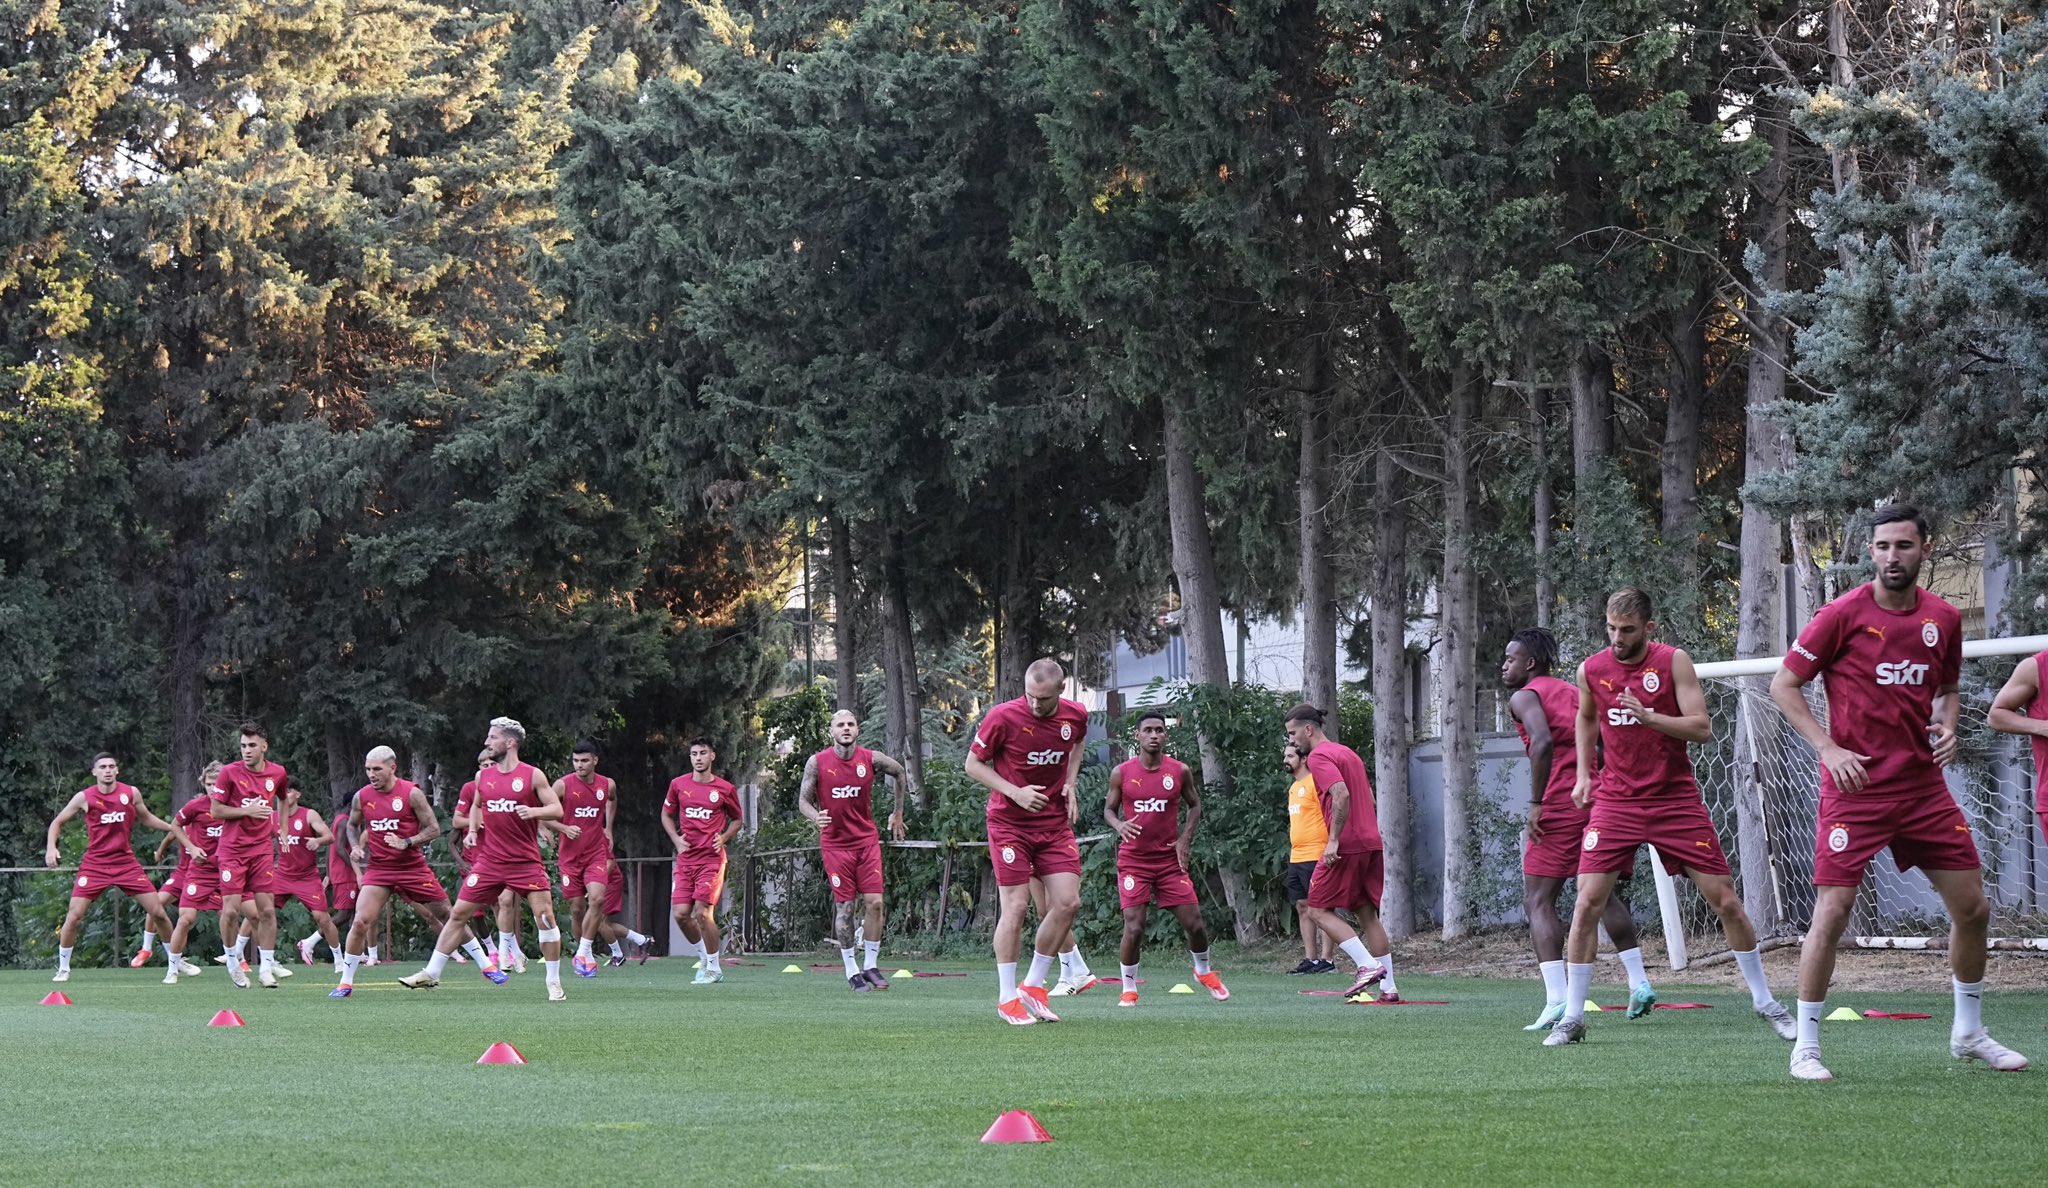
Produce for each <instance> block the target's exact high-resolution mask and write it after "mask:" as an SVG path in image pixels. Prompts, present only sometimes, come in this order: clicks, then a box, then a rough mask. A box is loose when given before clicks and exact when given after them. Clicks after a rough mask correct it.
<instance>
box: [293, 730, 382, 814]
mask: <svg viewBox="0 0 2048 1188" xmlns="http://www.w3.org/2000/svg"><path fill="white" fill-rule="evenodd" d="M324 734H325V736H324V738H323V739H322V742H323V743H324V744H325V745H324V747H323V748H322V749H323V750H324V751H325V752H326V755H327V781H326V782H327V796H326V798H325V799H326V801H327V805H326V809H327V815H328V816H330V817H332V816H333V815H334V814H335V812H337V811H338V810H341V809H343V808H345V807H346V806H347V804H348V801H349V797H351V796H354V795H355V793H356V789H357V788H360V787H362V786H363V785H362V781H361V780H360V779H358V778H357V777H358V776H360V775H362V764H363V755H364V753H365V752H367V751H368V750H369V748H368V747H359V746H357V745H356V743H357V742H358V741H359V740H358V736H357V735H356V734H355V733H354V732H352V731H350V730H349V729H348V727H347V726H345V725H343V724H342V723H341V722H339V721H335V720H332V719H330V720H329V721H328V723H327V726H326V730H325V732H324ZM299 796H300V798H301V799H303V800H305V801H306V802H307V805H308V807H311V808H319V807H320V806H319V805H318V804H315V803H313V790H312V788H310V787H308V786H306V785H305V784H300V785H299Z"/></svg>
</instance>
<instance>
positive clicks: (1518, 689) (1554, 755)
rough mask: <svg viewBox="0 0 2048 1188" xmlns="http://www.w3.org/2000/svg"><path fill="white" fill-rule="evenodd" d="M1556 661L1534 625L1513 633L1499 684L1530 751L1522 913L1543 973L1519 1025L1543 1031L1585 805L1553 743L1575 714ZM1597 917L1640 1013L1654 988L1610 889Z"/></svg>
mask: <svg viewBox="0 0 2048 1188" xmlns="http://www.w3.org/2000/svg"><path fill="white" fill-rule="evenodd" d="M1556 663H1557V640H1556V639H1555V638H1554V637H1553V636H1552V635H1551V634H1550V632H1548V631H1545V630H1544V629H1543V628H1541V627H1532V628H1530V629H1528V630H1527V631H1519V632H1516V633H1515V637H1514V638H1513V639H1511V640H1509V641H1508V647H1507V656H1506V658H1505V659H1503V660H1502V661H1501V666H1500V683H1501V684H1503V685H1506V686H1507V687H1508V688H1510V689H1512V690H1514V692H1513V693H1512V694H1511V695H1510V696H1509V697H1508V712H1509V713H1512V714H1513V715H1514V716H1515V732H1516V733H1517V734H1520V735H1521V736H1522V749H1523V751H1525V752H1526V753H1527V754H1528V756H1529V844H1528V846H1527V848H1526V849H1524V850H1523V851H1522V914H1523V915H1524V916H1526V917H1527V918H1528V921H1529V939H1530V941H1531V942H1532V943H1533V944H1534V945H1535V948H1536V962H1537V968H1539V969H1540V970H1541V971H1542V973H1543V1013H1542V1014H1540V1015H1538V1016H1536V1021H1535V1022H1534V1023H1531V1024H1529V1025H1528V1026H1527V1027H1524V1028H1523V1029H1522V1030H1524V1031H1548V1030H1550V1028H1551V1026H1552V1025H1553V1024H1555V1023H1556V1022H1557V1021H1558V1020H1559V1019H1560V1018H1562V1017H1563V1016H1564V994H1565V972H1564V932H1565V926H1564V921H1563V920H1562V919H1560V918H1559V917H1558V914H1557V895H1558V892H1560V891H1562V890H1564V884H1565V880H1567V879H1569V878H1571V877H1572V876H1573V875H1576V874H1577V873H1578V872H1579V845H1580V843H1581V842H1582V841H1583V840H1584V838H1585V834H1586V817H1587V812H1586V810H1585V809H1582V808H1580V807H1579V806H1578V805H1577V804H1574V803H1573V802H1572V788H1573V787H1574V786H1576V785H1577V784H1578V780H1579V752H1578V747H1577V746H1565V747H1559V746H1558V745H1557V744H1558V743H1559V742H1561V741H1569V740H1572V739H1573V738H1574V734H1575V732H1576V730H1577V726H1576V723H1577V721H1578V717H1579V691H1578V689H1577V687H1575V686H1574V685H1572V683H1571V682H1569V681H1561V680H1559V679H1557V678H1556V677H1554V676H1552V675H1550V670H1551V667H1552V665H1554V664H1556ZM1600 922H1601V923H1602V924H1604V925H1606V926H1607V935H1608V936H1610V937H1612V938H1613V939H1614V947H1615V948H1617V949H1619V950H1620V952H1619V953H1618V954H1617V956H1619V957H1620V958H1621V964H1622V968H1623V969H1624V970H1626V971H1627V973H1628V985H1629V994H1628V1017H1629V1018H1631V1019H1640V1018H1642V1017H1643V1016H1644V1015H1646V1014H1648V1013H1649V1012H1650V1008H1651V1007H1653V1006H1655V1005H1656V1004H1657V992H1656V991H1655V990H1654V989H1652V988H1651V986H1650V975H1649V973H1648V971H1646V970H1645V969H1644V968H1643V950H1642V948H1641V946H1640V945H1639V943H1638V942H1637V940H1636V920H1635V917H1634V916H1632V915H1630V914H1629V910H1628V904H1627V903H1626V902H1624V901H1623V900H1622V898H1621V896H1619V895H1613V896H1609V897H1608V900H1607V908H1606V911H1605V912H1604V913H1603V914H1602V915H1601V917H1600Z"/></svg>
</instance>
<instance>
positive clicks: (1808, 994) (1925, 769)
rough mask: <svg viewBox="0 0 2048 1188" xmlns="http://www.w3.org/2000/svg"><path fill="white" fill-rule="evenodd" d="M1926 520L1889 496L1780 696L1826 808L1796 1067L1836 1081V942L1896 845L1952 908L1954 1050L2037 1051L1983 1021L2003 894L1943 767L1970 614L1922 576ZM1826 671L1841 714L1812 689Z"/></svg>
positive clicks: (1818, 841)
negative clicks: (1864, 562)
mask: <svg viewBox="0 0 2048 1188" xmlns="http://www.w3.org/2000/svg"><path fill="white" fill-rule="evenodd" d="M1927 539H1928V530H1927V521H1926V519H1925V518H1923V517H1922V516H1921V515H1920V512H1919V511H1918V510H1917V509H1915V508H1912V507H1909V506H1906V505H1904V504H1896V503H1895V504H1891V505H1889V506H1886V507H1883V508H1880V509H1878V512H1877V515H1876V516H1875V517H1874V518H1873V526H1872V528H1871V534H1870V559H1871V560H1872V561H1873V562H1875V563H1876V566H1877V576H1876V578H1875V579H1873V580H1871V581H1869V582H1866V583H1864V584H1863V585H1860V586H1858V587H1856V588H1855V589H1854V590H1851V591H1849V592H1848V593H1847V594H1844V595H1842V596H1841V597H1840V598H1837V599H1835V600H1834V601H1833V602H1830V603H1828V604H1827V605H1826V606H1824V607H1822V608H1821V609H1820V611H1819V613H1817V614H1815V615H1814V616H1813V621H1812V622H1809V623H1808V624H1807V625H1806V627H1805V629H1804V630H1802V631H1801V632H1800V633H1799V639H1798V640H1797V642H1795V643H1794V644H1793V646H1792V651H1791V653H1790V654H1789V655H1787V656H1786V657H1785V667H1784V668H1782V669H1780V670H1779V671H1778V674H1777V676H1776V677H1774V678H1772V680H1771V700H1773V701H1775V702H1777V703H1778V708H1779V709H1780V710H1782V711H1784V714H1785V718H1786V720H1787V721H1789V722H1790V723H1791V724H1792V728H1793V729H1794V730H1797V731H1798V732H1799V736H1800V737H1801V738H1803V739H1805V740H1806V741H1807V743H1808V744H1809V745H1810V746H1812V747H1813V749H1814V750H1815V751H1816V752H1818V753H1819V755H1820V769H1821V770H1820V817H1819V820H1818V823H1817V825H1816V827H1815V830H1814V859H1813V882H1814V904H1813V920H1812V922H1811V923H1809V924H1808V925H1807V929H1806V944H1805V945H1804V946H1803V947H1802V948H1801V950H1800V953H1799V1025H1798V1038H1797V1040H1796V1041H1795V1043H1794V1046H1793V1048H1792V1075H1793V1076H1795V1077H1797V1078H1799V1079H1800V1080H1802V1081H1829V1080H1833V1079H1834V1074H1833V1073H1831V1072H1829V1071H1828V1068H1827V1066H1826V1065H1824V1064H1822V1063H1821V1062H1820V1018H1821V1011H1822V1009H1823V1007H1824V1004H1825V1000H1826V999H1827V993H1828V983H1829V982H1830V981H1831V980H1833V977H1834V972H1835V945H1836V944H1837V943H1839V942H1840V941H1841V939H1842V932H1843V930H1844V929H1845V928H1847V927H1848V925H1849V913H1850V911H1851V909H1852V908H1853V907H1854V906H1855V902H1856V888H1857V887H1858V886H1859V885H1861V884H1862V882H1863V874H1864V871H1865V870H1866V869H1867V868H1868V867H1869V865H1870V860H1871V859H1872V858H1875V857H1876V856H1877V852H1878V851H1879V850H1881V849H1884V848H1885V847H1887V846H1889V847H1890V848H1891V852H1892V858H1893V860H1894V861H1896V862H1897V863H1898V867H1899V869H1900V870H1901V871H1904V870H1909V869H1911V868H1913V867H1915V866H1917V867H1919V868H1920V870H1921V873H1923V874H1925V875H1926V876H1927V881H1928V883H1929V884H1930V885H1931V886H1933V888H1934V890H1935V893H1936V894H1938V895H1940V896H1941V902H1942V906H1943V907H1945V908H1946V909H1948V918H1949V933H1948V962H1949V971H1950V974H1951V982H1952V983H1953V986H1954V990H1955V1020H1954V1022H1953V1024H1952V1025H1951V1027H1950V1031H1949V1041H1948V1050H1949V1053H1950V1055H1952V1056H1954V1057H1955V1058H1956V1059H1957V1060H1982V1061H1983V1062H1984V1063H1986V1064H1988V1065H1990V1066H1991V1067H1993V1068H1996V1069H2003V1070H2006V1071H2017V1070H2019V1069H2022V1068H2025V1067H2027V1058H2026V1057H2025V1056H2022V1055H2020V1054H2019V1053H2018V1052H2015V1051H2013V1050H2012V1049H2010V1048H2007V1047H2005V1046H2004V1045H2003V1044H2000V1043H1999V1042H1998V1041H1996V1040H1994V1039H1992V1038H1991V1036H1990V1035H1988V1034H1987V1033H1986V1032H1985V1030H1984V1022H1983V1016H1982V1009H1983V998H1984V965H1985V961H1986V944H1985V933H1986V931H1987V929H1988V927H1989V924H1990V920H1991V905H1990V903H1989V901H1987V900H1986V899H1985V897H1984V872H1983V870H1982V864H1981V863H1980V862H1979V861H1978V857H1977V845H1976V842H1975V841H1973V840H1972V839H1971V837H1970V823H1969V821H1968V820H1966V819H1965V818H1964V816H1963V811H1962V809H1960V808H1958V807H1957V806H1956V802H1955V797H1953V796H1951V795H1949V790H1948V783H1947V781H1946V780H1944V779H1943V778H1942V774H1941V769H1942V768H1943V767H1944V766H1946V765H1947V763H1948V762H1949V760H1951V759H1953V758H1955V754H1956V720H1957V718H1958V717H1959V715H1960V714H1961V713H1962V704H1963V703H1962V698H1961V696H1960V695H1959V694H1958V691H1957V689H1958V681H1959V680H1960V678H1961V676H1962V667H1963V616H1962V613H1961V612H1960V611H1958V610H1956V608H1955V607H1954V606H1951V605H1950V604H1949V603H1948V602H1947V601H1946V600H1945V599H1943V598H1941V597H1939V596H1938V595H1936V594H1935V593H1934V592H1933V591H1931V590H1923V589H1921V588H1920V566H1921V564H1922V563H1923V562H1925V561H1926V559H1927ZM1817 676H1818V677H1824V678H1825V680H1824V681H1823V682H1822V688H1823V690H1824V691H1825V693H1826V696H1827V702H1828V725H1827V726H1825V727H1823V726H1822V725H1821V724H1820V722H1819V720H1818V719H1816V718H1815V717H1814V715H1813V710H1812V709H1811V708H1810V707H1809V706H1808V705H1807V704H1806V697H1805V695H1804V694H1803V693H1802V692H1801V691H1800V690H1801V688H1802V686H1804V685H1805V684H1806V683H1807V682H1808V681H1810V680H1812V679H1813V678H1815V677H1817Z"/></svg>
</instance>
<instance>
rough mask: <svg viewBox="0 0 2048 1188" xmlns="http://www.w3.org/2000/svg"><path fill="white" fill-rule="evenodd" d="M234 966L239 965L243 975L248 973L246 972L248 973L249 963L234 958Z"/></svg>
mask: <svg viewBox="0 0 2048 1188" xmlns="http://www.w3.org/2000/svg"><path fill="white" fill-rule="evenodd" d="M235 964H237V965H239V966H241V967H242V972H243V973H245V974H246V973H248V972H249V963H248V962H246V961H243V960H241V959H240V958H236V960H235Z"/></svg>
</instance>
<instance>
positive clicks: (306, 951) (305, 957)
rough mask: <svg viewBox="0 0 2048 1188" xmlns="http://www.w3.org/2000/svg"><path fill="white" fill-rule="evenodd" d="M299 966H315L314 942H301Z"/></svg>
mask: <svg viewBox="0 0 2048 1188" xmlns="http://www.w3.org/2000/svg"><path fill="white" fill-rule="evenodd" d="M299 964H300V965H311V964H313V942H312V941H309V940H302V941H300V942H299Z"/></svg>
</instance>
